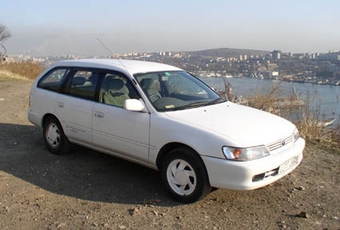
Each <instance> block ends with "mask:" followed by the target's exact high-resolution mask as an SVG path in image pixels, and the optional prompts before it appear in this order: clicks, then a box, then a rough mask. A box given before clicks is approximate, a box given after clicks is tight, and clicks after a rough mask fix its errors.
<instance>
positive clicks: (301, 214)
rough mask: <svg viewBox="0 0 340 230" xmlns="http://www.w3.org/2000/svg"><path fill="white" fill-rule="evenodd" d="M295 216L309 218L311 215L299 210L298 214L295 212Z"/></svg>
mask: <svg viewBox="0 0 340 230" xmlns="http://www.w3.org/2000/svg"><path fill="white" fill-rule="evenodd" d="M296 217H300V218H306V219H309V218H310V217H311V216H310V215H309V214H308V213H306V212H300V213H299V214H296Z"/></svg>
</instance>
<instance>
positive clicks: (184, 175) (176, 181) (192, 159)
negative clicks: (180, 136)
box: [160, 148, 211, 203]
mask: <svg viewBox="0 0 340 230" xmlns="http://www.w3.org/2000/svg"><path fill="white" fill-rule="evenodd" d="M160 170H161V177H162V180H163V182H164V184H165V187H166V189H167V190H168V191H169V193H170V195H172V197H173V198H174V199H176V200H178V201H180V202H183V203H192V202H195V201H198V200H200V199H202V198H203V197H205V196H206V195H207V194H208V193H209V192H210V191H211V187H210V184H209V180H208V176H207V172H206V169H205V166H204V164H203V162H202V160H201V159H200V158H199V157H198V155H197V154H196V152H194V151H193V150H191V149H188V148H178V149H174V150H172V151H170V152H169V153H168V154H167V155H166V156H165V158H164V159H163V162H162V165H161V169H160Z"/></svg>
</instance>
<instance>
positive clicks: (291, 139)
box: [267, 135, 293, 152]
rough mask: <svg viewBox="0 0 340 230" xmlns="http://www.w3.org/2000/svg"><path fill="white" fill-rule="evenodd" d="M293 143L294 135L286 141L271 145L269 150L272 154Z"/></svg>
mask: <svg viewBox="0 0 340 230" xmlns="http://www.w3.org/2000/svg"><path fill="white" fill-rule="evenodd" d="M291 142H293V135H290V136H288V137H286V138H284V139H281V140H279V141H276V142H274V143H271V144H269V145H267V148H268V149H269V151H270V152H272V151H274V150H277V149H279V148H281V147H284V146H287V145H288V144H290V143H291Z"/></svg>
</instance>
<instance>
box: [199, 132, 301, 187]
mask: <svg viewBox="0 0 340 230" xmlns="http://www.w3.org/2000/svg"><path fill="white" fill-rule="evenodd" d="M304 147H305V140H304V139H302V138H299V140H297V141H296V142H295V143H294V145H292V146H291V147H290V148H288V149H285V150H284V151H282V152H279V153H277V154H275V155H270V156H267V157H264V158H261V159H258V160H254V161H243V162H240V161H231V160H226V159H219V158H213V157H207V156H202V159H203V162H204V163H205V166H206V169H207V172H208V176H209V181H210V185H211V186H212V187H216V188H226V189H234V190H253V189H257V188H260V187H263V186H266V185H268V184H271V183H273V182H274V181H277V180H278V179H280V178H282V177H284V176H285V175H287V174H288V173H290V172H292V171H293V170H294V169H295V168H296V167H297V166H298V165H299V164H300V162H301V161H302V158H303V154H302V153H303V149H304Z"/></svg>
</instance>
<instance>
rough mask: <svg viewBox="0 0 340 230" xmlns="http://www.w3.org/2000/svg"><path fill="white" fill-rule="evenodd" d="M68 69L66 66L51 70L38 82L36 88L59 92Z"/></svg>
mask: <svg viewBox="0 0 340 230" xmlns="http://www.w3.org/2000/svg"><path fill="white" fill-rule="evenodd" d="M69 71H70V70H69V69H66V68H58V69H53V70H51V71H50V72H48V73H47V74H46V75H45V76H44V77H42V79H41V80H40V81H39V82H38V88H42V89H46V90H50V91H54V92H59V91H60V89H61V87H62V85H63V83H64V81H65V79H66V76H67V74H68V73H69Z"/></svg>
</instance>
